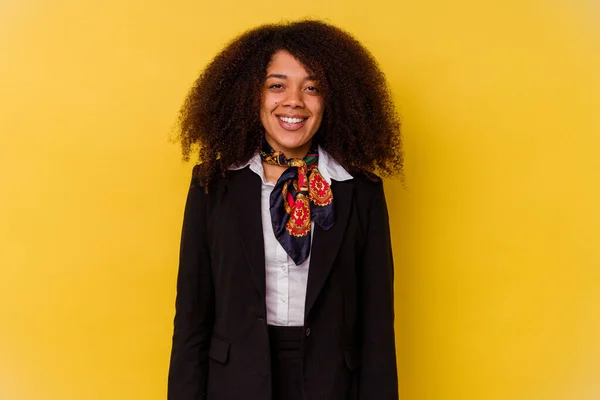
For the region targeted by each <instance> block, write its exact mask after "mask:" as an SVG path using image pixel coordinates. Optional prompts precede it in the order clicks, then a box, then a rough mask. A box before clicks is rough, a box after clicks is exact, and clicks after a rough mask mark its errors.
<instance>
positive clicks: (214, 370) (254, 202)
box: [168, 166, 398, 400]
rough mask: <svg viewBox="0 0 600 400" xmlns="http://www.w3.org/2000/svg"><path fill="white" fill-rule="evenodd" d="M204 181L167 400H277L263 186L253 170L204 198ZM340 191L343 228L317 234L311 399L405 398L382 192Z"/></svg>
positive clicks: (187, 254)
mask: <svg viewBox="0 0 600 400" xmlns="http://www.w3.org/2000/svg"><path fill="white" fill-rule="evenodd" d="M195 168H198V166H196V167H195ZM196 176H197V170H196V169H195V170H194V175H193V177H192V183H191V186H190V189H189V194H188V198H187V203H186V207H185V214H184V222H183V232H182V237H181V251H180V263H179V273H178V277H177V300H176V313H175V320H174V326H175V328H174V334H173V346H172V352H171V364H170V370H169V381H168V398H169V399H170V400H200V399H203V400H204V399H207V400H270V399H271V366H270V354H269V351H270V350H269V337H268V327H267V324H266V305H265V260H264V247H263V245H264V243H263V235H262V222H261V207H260V194H261V192H260V191H261V180H260V178H259V177H258V176H257V175H256V174H255V173H254V172H252V171H251V170H250V169H249V168H248V167H246V168H244V169H242V170H238V171H230V172H229V173H228V174H227V176H226V177H218V178H216V179H215V181H213V182H212V183H211V184H210V187H209V188H208V191H207V192H206V191H205V188H203V187H201V186H200V185H199V184H198V181H197V179H196V178H195V177H196ZM331 188H332V191H333V196H334V205H335V212H336V223H335V225H334V226H333V228H332V229H330V230H329V231H323V230H322V229H320V228H319V227H318V226H315V232H314V237H313V245H312V250H311V261H310V269H309V276H308V284H307V285H308V286H307V293H306V305H305V325H304V328H303V330H304V335H303V342H302V360H303V365H302V369H303V376H302V382H303V398H304V399H306V400H393V399H397V398H398V379H397V374H396V354H395V343H394V301H393V280H394V278H393V263H392V251H391V243H390V232H389V224H388V213H387V208H386V202H385V196H384V192H383V183H382V182H381V180H380V179H373V178H368V177H366V176H362V175H357V176H355V177H354V179H352V180H349V181H343V182H336V181H333V183H332V185H331Z"/></svg>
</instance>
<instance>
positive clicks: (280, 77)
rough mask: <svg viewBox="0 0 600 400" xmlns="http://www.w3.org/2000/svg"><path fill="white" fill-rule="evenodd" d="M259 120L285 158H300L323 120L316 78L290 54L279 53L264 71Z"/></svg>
mask: <svg viewBox="0 0 600 400" xmlns="http://www.w3.org/2000/svg"><path fill="white" fill-rule="evenodd" d="M260 120H261V122H262V124H263V126H264V128H265V138H266V140H267V142H268V143H269V144H270V145H271V147H273V148H274V149H275V150H279V151H283V154H285V156H286V157H287V158H303V157H304V156H305V155H306V153H307V152H308V150H309V149H310V146H311V143H312V138H313V136H314V135H315V133H317V130H319V126H320V125H321V121H322V120H323V97H322V96H321V94H320V93H319V87H318V83H317V81H316V80H315V77H313V76H311V75H310V73H309V72H307V71H306V69H305V68H304V66H303V65H302V64H300V62H299V61H298V60H297V59H296V58H294V56H293V55H291V54H290V53H289V52H287V51H285V50H280V51H278V52H277V53H275V54H274V55H273V58H272V59H271V63H270V64H269V66H268V67H267V78H266V80H265V82H264V85H263V88H262V98H261V103H260Z"/></svg>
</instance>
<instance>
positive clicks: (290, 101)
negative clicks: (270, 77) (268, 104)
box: [282, 89, 304, 108]
mask: <svg viewBox="0 0 600 400" xmlns="http://www.w3.org/2000/svg"><path fill="white" fill-rule="evenodd" d="M282 105H284V106H288V107H292V108H304V100H303V99H302V91H301V90H298V89H290V90H288V91H286V96H285V99H284V101H283V102H282Z"/></svg>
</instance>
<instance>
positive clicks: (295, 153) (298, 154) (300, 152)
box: [267, 140, 312, 159]
mask: <svg viewBox="0 0 600 400" xmlns="http://www.w3.org/2000/svg"><path fill="white" fill-rule="evenodd" d="M267 142H268V143H269V144H270V145H271V147H272V148H273V149H275V151H281V152H282V153H283V155H284V156H285V158H299V159H303V158H304V157H306V154H308V151H309V150H310V146H311V145H312V141H309V142H308V143H305V144H303V145H302V146H300V147H296V148H291V149H288V148H285V147H281V146H277V145H275V146H274V145H273V143H271V142H270V141H269V140H267Z"/></svg>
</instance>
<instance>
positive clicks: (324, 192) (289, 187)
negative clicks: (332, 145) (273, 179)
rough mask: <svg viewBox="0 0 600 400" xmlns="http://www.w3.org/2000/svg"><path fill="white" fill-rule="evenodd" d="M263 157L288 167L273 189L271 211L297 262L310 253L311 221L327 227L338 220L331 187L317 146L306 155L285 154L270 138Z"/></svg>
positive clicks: (277, 232)
mask: <svg viewBox="0 0 600 400" xmlns="http://www.w3.org/2000/svg"><path fill="white" fill-rule="evenodd" d="M260 157H261V158H262V160H263V161H264V162H266V163H267V164H271V165H280V166H283V167H288V168H287V169H286V170H285V171H283V174H281V177H280V178H279V179H278V180H277V183H276V184H275V188H274V189H273V191H272V192H271V197H270V211H271V222H272V224H273V231H274V233H275V237H276V238H277V240H278V241H279V243H281V246H282V247H283V249H284V250H285V251H286V253H287V254H288V255H289V256H290V258H291V259H292V260H294V263H296V265H300V264H302V263H303V262H304V261H306V259H307V258H308V255H309V253H310V241H311V235H310V229H311V221H314V222H315V224H317V225H319V227H321V228H322V229H323V230H329V229H331V227H332V226H333V224H334V222H335V215H334V211H333V194H332V192H331V187H330V186H329V184H328V183H327V181H326V180H325V178H323V175H321V173H320V172H319V169H318V168H317V165H318V162H319V153H318V151H317V149H316V147H313V148H311V149H310V151H309V152H308V154H307V155H306V156H305V157H304V158H303V159H299V158H285V155H284V154H283V152H281V151H275V150H274V149H273V148H272V147H271V146H270V145H269V144H268V143H267V142H266V141H265V143H264V145H263V147H262V149H261V151H260Z"/></svg>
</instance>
